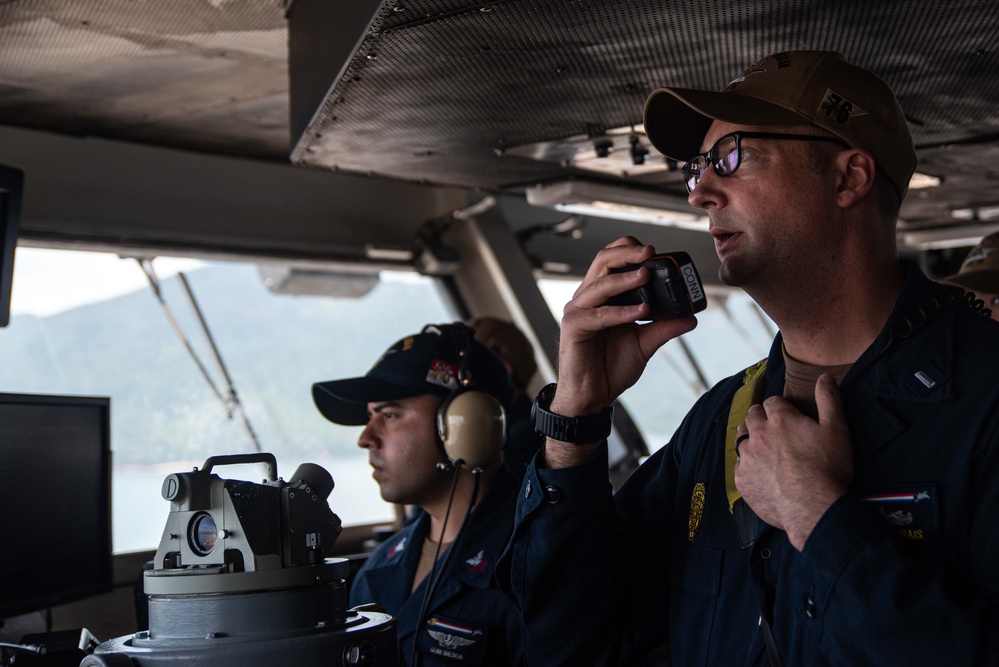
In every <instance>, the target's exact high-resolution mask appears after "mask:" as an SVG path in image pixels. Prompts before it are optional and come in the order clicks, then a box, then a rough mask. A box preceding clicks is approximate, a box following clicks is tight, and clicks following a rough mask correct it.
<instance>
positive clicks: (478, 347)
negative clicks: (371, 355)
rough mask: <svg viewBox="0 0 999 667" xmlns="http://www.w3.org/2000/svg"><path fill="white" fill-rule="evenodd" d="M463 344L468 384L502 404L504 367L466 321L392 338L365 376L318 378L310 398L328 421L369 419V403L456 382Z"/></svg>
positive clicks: (444, 388)
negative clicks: (318, 380)
mask: <svg viewBox="0 0 999 667" xmlns="http://www.w3.org/2000/svg"><path fill="white" fill-rule="evenodd" d="M461 349H467V353H466V355H465V358H466V359H467V361H466V364H465V369H464V370H465V375H466V376H467V379H468V380H469V381H470V384H471V385H472V386H473V387H475V388H477V389H481V390H483V391H486V392H488V393H490V394H492V395H493V396H495V397H496V398H497V399H498V400H499V401H500V402H501V403H502V404H503V406H504V408H505V407H507V406H508V405H509V404H510V396H511V393H512V390H513V385H512V384H511V380H510V376H509V374H508V373H507V370H506V366H504V365H503V362H502V360H501V359H500V358H499V357H498V356H496V354H495V353H494V352H493V351H492V350H490V349H489V348H487V347H486V346H485V345H483V344H482V343H479V342H478V341H476V340H475V337H474V331H473V330H472V329H470V328H469V327H467V326H466V325H464V324H462V323H460V322H457V323H454V324H442V325H428V326H427V327H425V328H424V329H423V331H422V332H420V333H418V334H414V335H412V336H406V337H405V338H402V339H400V340H398V341H396V342H395V343H394V344H393V345H392V346H391V347H390V348H389V349H387V350H386V351H385V353H384V354H382V356H381V358H379V359H378V361H376V362H375V365H374V366H372V367H371V370H369V371H368V373H367V375H364V376H363V377H356V378H347V379H344V380H330V381H328V382H317V383H315V384H314V385H312V398H313V400H314V401H315V402H316V407H317V408H319V412H321V413H322V414H323V416H324V417H326V418H327V419H329V420H330V421H331V422H335V423H337V424H344V425H347V426H358V425H361V424H367V423H368V403H378V402H383V401H394V400H397V399H400V398H409V397H411V396H418V395H420V394H436V395H437V396H440V397H442V398H443V397H446V396H447V395H448V394H450V393H451V392H452V391H454V390H456V389H458V387H459V377H458V376H459V374H460V371H461V368H462V364H461V359H460V358H459V350H461Z"/></svg>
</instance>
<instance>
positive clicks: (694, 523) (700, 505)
mask: <svg viewBox="0 0 999 667" xmlns="http://www.w3.org/2000/svg"><path fill="white" fill-rule="evenodd" d="M702 514H704V482H698V483H697V484H694V492H693V493H691V494H690V517H689V518H688V519H687V541H688V542H693V541H694V536H695V535H697V529H698V528H700V526H701V515H702Z"/></svg>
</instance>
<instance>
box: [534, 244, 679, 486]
mask: <svg viewBox="0 0 999 667" xmlns="http://www.w3.org/2000/svg"><path fill="white" fill-rule="evenodd" d="M654 255H655V249H654V248H653V247H652V246H648V245H643V244H641V243H640V242H639V241H638V240H637V239H635V238H634V237H630V236H626V237H623V238H620V239H618V240H616V241H614V242H612V243H610V244H609V245H608V246H607V247H606V248H604V249H603V250H601V251H600V252H599V253H598V254H597V256H596V258H595V259H594V260H593V263H592V264H590V268H589V269H588V270H587V272H586V277H585V278H584V279H583V282H582V283H581V284H580V286H579V289H577V290H576V292H575V294H574V295H573V297H572V300H571V301H569V303H568V304H566V306H565V310H564V311H563V316H562V333H561V337H560V341H559V363H558V389H557V390H556V392H555V397H554V398H553V399H552V403H551V407H550V410H551V412H554V413H556V414H559V415H564V416H566V417H578V416H583V415H591V414H596V413H598V412H600V411H601V410H603V409H605V408H607V407H609V406H610V405H612V404H613V403H614V401H615V400H617V398H618V396H620V395H621V393H623V392H624V391H625V390H626V389H627V388H628V387H630V386H631V385H633V384H635V382H637V381H638V378H639V377H641V375H642V372H643V371H644V370H645V366H646V364H647V363H648V361H649V359H651V358H652V355H653V354H655V352H656V350H658V349H659V348H660V347H662V346H663V345H664V344H665V343H666V342H667V341H669V340H670V339H672V338H676V337H677V336H679V335H681V334H684V333H686V332H688V331H690V330H691V329H693V328H694V327H695V326H696V325H697V320H696V319H695V318H694V317H693V316H690V317H685V318H681V319H671V320H656V321H653V322H649V323H646V324H641V325H640V324H636V322H635V321H636V320H641V319H643V318H645V316H647V315H648V314H649V304H647V303H642V304H638V305H633V306H610V305H608V304H607V301H608V299H610V298H611V297H613V296H615V295H618V294H621V293H623V292H626V291H627V290H629V289H634V288H636V287H640V286H641V285H644V284H645V283H646V282H648V280H649V277H650V272H649V270H648V269H645V268H642V269H638V270H637V271H627V272H623V273H618V272H614V271H613V269H620V268H622V267H625V266H627V265H628V264H639V263H641V262H644V261H646V260H648V259H650V258H651V257H653V256H654ZM596 447H597V443H594V444H592V445H584V446H579V445H573V444H568V443H563V442H559V441H557V440H553V439H551V438H549V439H548V442H547V445H546V448H545V460H546V462H547V464H548V466H549V467H551V468H564V467H569V466H572V465H578V464H580V463H582V462H583V461H585V460H586V459H588V458H589V457H590V456H591V455H592V454H593V452H594V450H595V449H596Z"/></svg>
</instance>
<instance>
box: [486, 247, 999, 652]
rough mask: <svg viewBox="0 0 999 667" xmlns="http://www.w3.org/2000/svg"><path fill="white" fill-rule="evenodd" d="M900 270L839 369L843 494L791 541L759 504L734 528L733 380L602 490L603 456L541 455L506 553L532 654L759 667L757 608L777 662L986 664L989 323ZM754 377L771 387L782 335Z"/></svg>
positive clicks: (997, 383)
mask: <svg viewBox="0 0 999 667" xmlns="http://www.w3.org/2000/svg"><path fill="white" fill-rule="evenodd" d="M903 268H904V271H905V274H906V277H905V284H904V287H903V290H902V293H901V295H900V297H899V300H898V302H897V303H896V307H895V309H894V312H893V313H892V315H891V316H890V318H889V320H888V322H887V324H886V326H885V328H884V330H883V331H882V333H881V334H880V335H879V337H878V338H877V339H876V340H875V341H874V343H873V344H872V345H871V346H870V348H869V349H868V350H866V351H865V352H864V354H863V355H862V356H861V357H860V359H858V360H857V361H856V363H855V364H854V365H853V366H852V368H851V369H850V371H849V372H848V373H847V375H846V376H845V377H844V379H843V382H842V383H841V391H842V396H843V401H844V408H845V412H846V417H847V421H848V423H849V427H850V435H851V438H852V443H853V448H854V466H855V472H854V479H853V483H852V487H851V490H850V492H849V493H848V494H847V495H845V496H843V497H842V498H840V499H839V500H838V501H837V502H836V503H835V504H834V505H833V506H832V507H830V508H829V510H828V511H827V512H826V514H825V515H824V516H823V517H822V519H821V520H820V521H819V523H818V524H817V525H816V527H815V529H814V531H813V532H812V534H811V536H810V538H809V539H808V542H807V543H806V544H805V547H804V550H803V551H802V552H798V551H797V550H796V549H795V548H794V547H792V546H791V544H790V543H789V542H788V540H787V536H786V534H785V533H784V532H783V531H780V530H777V529H775V528H772V527H770V526H767V525H766V524H764V523H763V522H762V521H758V520H757V519H755V517H754V518H753V521H754V523H753V524H752V527H753V528H754V530H752V531H751V532H750V538H751V541H752V544H751V546H747V547H745V548H742V547H741V545H740V540H739V539H738V537H737V534H736V529H735V522H734V520H733V514H732V512H731V511H730V509H729V505H728V500H727V497H726V493H725V470H724V450H725V430H726V422H727V419H728V414H729V409H730V404H731V401H732V397H733V394H734V393H735V391H736V390H737V389H738V388H739V387H740V385H741V384H742V374H739V375H737V376H734V377H732V378H729V379H727V380H724V381H722V382H721V383H719V384H718V385H716V386H715V387H714V388H713V389H712V390H711V391H709V392H708V393H707V394H705V395H704V396H703V397H702V398H701V399H700V400H699V401H698V402H697V404H696V405H695V406H694V407H693V409H692V410H691V412H690V413H689V414H688V415H687V417H686V418H685V420H684V421H683V423H682V424H681V426H680V428H679V429H678V431H677V432H676V434H675V435H674V436H673V438H672V440H671V441H670V442H669V443H668V445H667V446H666V447H664V448H663V449H662V450H660V451H659V452H657V453H656V454H655V455H654V456H652V457H651V458H650V459H649V460H648V461H647V462H646V463H645V464H644V465H642V466H641V467H640V468H639V469H638V470H637V471H636V472H635V473H634V474H633V475H632V476H631V477H630V478H629V480H628V481H627V483H626V484H625V485H624V486H623V487H622V488H621V490H620V491H619V492H618V493H617V494H616V495H615V496H614V497H613V499H612V497H611V491H610V487H609V484H608V481H607V470H606V465H607V462H606V457H605V456H603V457H601V456H597V457H596V458H595V459H594V460H592V461H590V462H587V463H586V464H584V465H581V466H578V467H575V468H568V469H561V470H547V469H539V468H538V467H537V462H538V461H539V460H540V459H535V463H534V464H532V466H531V468H530V469H529V470H528V473H527V475H526V477H525V479H524V482H523V486H522V489H521V493H520V496H519V498H520V500H519V504H518V507H517V518H516V525H515V529H514V536H513V540H512V543H511V546H510V548H509V550H508V551H507V552H506V554H505V555H504V556H503V559H502V561H501V577H504V576H506V577H509V582H510V583H509V585H510V587H511V591H510V592H511V595H512V596H513V597H514V598H515V599H516V601H517V603H518V605H519V606H520V607H521V609H522V611H523V613H524V616H525V624H526V632H527V642H528V659H529V660H530V662H531V664H539V665H545V666H546V667H551V666H554V665H598V664H599V665H633V664H638V660H639V658H638V656H641V655H642V654H644V652H645V651H646V650H647V649H648V648H649V647H652V646H656V645H659V644H661V643H662V642H664V641H667V640H668V641H669V643H670V651H671V654H672V658H673V665H674V667H691V666H695V665H719V666H724V667H734V666H738V665H757V666H759V665H768V664H769V661H768V658H767V655H766V652H765V648H764V643H763V640H762V637H761V634H762V633H761V628H760V625H759V618H760V615H761V612H762V613H765V614H766V616H767V618H768V619H769V620H770V625H771V627H772V628H773V635H774V637H775V643H776V646H777V647H778V650H779V652H780V656H781V658H782V660H783V664H784V665H786V666H788V667H790V666H792V665H793V666H795V667H808V666H816V667H818V666H826V665H843V666H851V667H853V666H856V665H948V666H955V665H984V664H988V665H996V664H999V648H997V643H999V620H997V616H996V611H997V600H999V524H997V521H999V326H997V325H996V323H994V322H991V321H989V320H988V319H987V318H986V317H984V316H983V315H981V314H980V313H977V312H975V311H974V310H973V309H972V308H969V307H967V306H966V305H956V304H951V305H943V306H941V304H942V303H943V302H944V301H945V297H944V295H945V294H946V292H943V291H941V290H943V288H942V287H941V286H939V285H937V284H936V283H933V282H931V281H929V280H928V279H927V278H926V277H925V276H923V274H922V273H921V272H920V271H919V270H918V268H917V267H916V266H915V265H914V264H911V263H909V262H903ZM764 382H765V386H764V396H772V395H780V394H781V393H782V391H783V384H784V362H783V356H782V353H781V338H780V336H779V335H778V337H777V339H776V340H775V341H774V344H773V347H772V350H771V353H770V357H769V361H768V363H767V370H766V375H765V376H764ZM757 521H758V523H756V522H757ZM752 538H755V539H752ZM747 541H749V540H747Z"/></svg>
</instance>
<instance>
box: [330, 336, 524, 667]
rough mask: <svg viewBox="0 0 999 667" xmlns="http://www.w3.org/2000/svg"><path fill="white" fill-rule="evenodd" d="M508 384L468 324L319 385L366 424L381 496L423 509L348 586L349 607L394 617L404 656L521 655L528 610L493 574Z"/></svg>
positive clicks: (402, 343)
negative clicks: (370, 607)
mask: <svg viewBox="0 0 999 667" xmlns="http://www.w3.org/2000/svg"><path fill="white" fill-rule="evenodd" d="M511 391H512V385H511V383H510V378H509V376H508V374H507V371H506V368H505V367H504V365H503V362H502V361H501V360H500V359H499V358H498V357H497V356H496V355H495V354H493V353H492V352H491V351H490V350H489V349H487V348H486V347H485V346H484V345H482V344H481V343H479V342H477V341H475V340H474V338H473V334H472V330H471V329H470V328H468V327H467V326H465V325H464V324H462V323H460V322H458V323H454V324H444V325H430V326H427V327H425V328H424V330H423V331H422V332H421V333H419V334H414V335H411V336H406V337H405V338H403V339H401V340H399V341H398V342H396V343H395V344H394V345H392V346H391V347H390V348H389V349H388V350H387V351H386V352H385V353H384V354H383V355H382V356H381V358H380V359H379V360H378V361H377V362H376V363H375V365H374V366H373V367H372V368H371V370H370V371H368V373H367V375H365V376H363V377H355V378H348V379H343V380H332V381H329V382H319V383H316V384H315V385H313V387H312V395H313V398H314V400H315V402H316V407H318V408H319V411H320V412H321V413H322V414H323V416H324V417H326V418H327V419H329V420H330V421H332V422H335V423H337V424H345V425H351V426H353V425H363V426H364V430H363V431H362V432H361V435H360V438H359V439H358V443H357V444H358V446H360V447H361V448H363V449H365V450H367V452H368V459H369V461H370V463H371V467H372V468H373V469H374V473H373V477H374V478H375V481H376V482H377V483H378V486H379V488H380V490H381V496H382V498H383V499H385V500H386V501H388V502H391V503H399V504H406V505H413V506H416V507H417V508H418V509H417V513H416V514H415V515H414V517H413V518H412V519H411V520H410V521H409V522H408V523H407V524H406V525H405V526H403V528H402V529H401V530H400V531H399V532H398V533H396V534H395V535H393V536H392V537H390V538H389V539H387V540H386V541H385V542H384V543H382V544H381V545H380V546H379V547H378V548H377V549H376V550H375V551H374V553H372V554H371V556H370V557H369V558H368V560H367V562H366V563H365V564H364V565H363V566H362V567H361V569H360V570H359V571H358V573H357V575H356V576H355V578H354V580H353V582H352V583H351V591H350V604H351V606H357V605H361V604H369V603H374V604H376V605H378V606H379V607H380V608H382V609H384V610H385V611H386V612H388V613H389V614H391V615H392V616H394V617H395V618H396V621H397V623H398V633H399V648H400V653H401V655H402V658H403V660H404V663H405V664H406V665H409V666H413V665H417V664H419V665H426V666H430V665H451V664H455V662H462V663H467V664H473V665H493V666H496V667H499V666H506V665H522V664H524V657H523V653H522V650H521V645H522V640H523V637H522V633H521V626H520V616H519V614H518V612H517V610H516V609H515V608H514V607H513V606H512V605H511V604H510V603H509V601H508V600H507V599H506V598H505V597H504V596H503V594H502V593H501V592H500V590H499V589H498V587H497V585H496V580H495V576H494V574H493V572H494V567H495V563H496V560H497V558H498V557H499V555H500V553H501V551H502V549H503V547H504V545H505V544H506V542H507V539H508V537H509V535H510V531H511V529H512V527H513V511H514V507H515V503H516V491H517V483H518V480H517V479H516V478H515V477H514V476H513V475H511V474H510V472H509V471H508V470H507V469H506V468H505V467H504V466H503V443H504V429H505V410H506V407H507V406H508V404H509V400H510V393H511ZM414 649H415V651H414Z"/></svg>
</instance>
